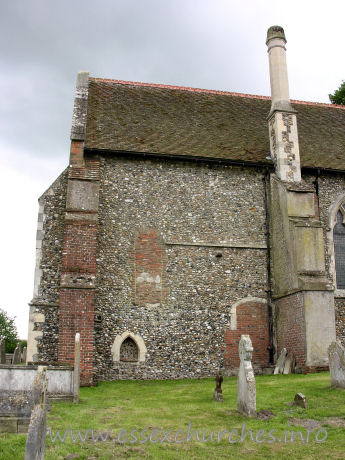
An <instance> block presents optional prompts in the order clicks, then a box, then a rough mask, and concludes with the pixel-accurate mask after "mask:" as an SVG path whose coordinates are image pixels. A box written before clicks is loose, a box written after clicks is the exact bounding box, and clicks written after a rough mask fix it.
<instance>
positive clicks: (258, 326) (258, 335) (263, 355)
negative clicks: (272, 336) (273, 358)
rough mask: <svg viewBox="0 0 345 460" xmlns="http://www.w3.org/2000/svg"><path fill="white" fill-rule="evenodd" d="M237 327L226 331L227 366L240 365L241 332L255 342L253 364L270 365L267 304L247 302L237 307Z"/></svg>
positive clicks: (236, 366)
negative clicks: (239, 346)
mask: <svg viewBox="0 0 345 460" xmlns="http://www.w3.org/2000/svg"><path fill="white" fill-rule="evenodd" d="M236 323H237V325H236V329H234V330H231V329H227V330H226V332H225V352H224V364H225V368H227V369H230V370H233V369H236V368H238V367H239V365H240V359H239V354H238V345H239V341H240V338H241V334H248V335H249V336H250V338H251V340H252V344H253V349H254V350H253V360H252V361H253V365H255V366H256V367H258V368H261V369H263V368H266V367H268V366H269V352H268V346H269V336H268V312H267V304H266V303H264V302H262V303H260V302H257V301H255V302H247V303H244V304H241V305H238V306H237V307H236Z"/></svg>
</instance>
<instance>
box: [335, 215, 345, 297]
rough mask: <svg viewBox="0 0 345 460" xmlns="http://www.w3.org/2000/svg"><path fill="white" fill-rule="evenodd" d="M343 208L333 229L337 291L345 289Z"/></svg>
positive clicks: (344, 224)
mask: <svg viewBox="0 0 345 460" xmlns="http://www.w3.org/2000/svg"><path fill="white" fill-rule="evenodd" d="M343 212H344V211H343V209H342V208H341V209H340V210H339V211H338V213H337V222H336V224H335V226H334V228H333V242H334V259H335V273H336V282H337V289H345V223H344V221H345V212H344V214H343Z"/></svg>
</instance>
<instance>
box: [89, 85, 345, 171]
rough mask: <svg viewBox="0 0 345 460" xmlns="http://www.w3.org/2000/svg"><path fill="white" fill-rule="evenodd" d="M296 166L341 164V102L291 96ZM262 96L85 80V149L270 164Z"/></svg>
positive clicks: (344, 162) (344, 161)
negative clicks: (296, 140)
mask: <svg viewBox="0 0 345 460" xmlns="http://www.w3.org/2000/svg"><path fill="white" fill-rule="evenodd" d="M292 103H293V107H294V108H295V109H296V110H297V112H298V131H299V140H300V154H301V164H302V166H305V167H306V166H308V167H317V168H326V169H340V170H344V169H345V129H344V127H345V107H342V106H334V105H331V104H318V103H306V102H301V101H292ZM270 105H271V100H270V98H269V97H265V96H251V95H248V94H237V93H229V92H225V91H212V90H202V89H195V88H183V87H176V86H168V85H155V84H145V83H134V82H124V81H119V80H105V79H96V78H90V79H89V99H88V117H87V126H86V140H85V147H86V148H87V149H103V150H110V151H127V152H128V151H131V152H140V153H153V154H160V155H164V154H166V155H180V156H189V157H193V156H195V157H204V158H218V159H226V160H233V161H243V162H254V163H263V164H272V163H271V161H270V160H267V159H266V157H267V156H268V155H269V151H270V147H269V136H268V125H267V121H266V117H267V115H268V113H269V110H270Z"/></svg>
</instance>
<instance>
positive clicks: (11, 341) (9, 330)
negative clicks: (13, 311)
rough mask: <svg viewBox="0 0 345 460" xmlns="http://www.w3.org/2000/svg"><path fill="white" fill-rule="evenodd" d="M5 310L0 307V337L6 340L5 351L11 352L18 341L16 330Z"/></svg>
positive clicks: (12, 320) (12, 319)
mask: <svg viewBox="0 0 345 460" xmlns="http://www.w3.org/2000/svg"><path fill="white" fill-rule="evenodd" d="M14 320H15V318H11V317H10V316H9V315H8V314H7V312H5V310H2V308H0V338H1V339H5V341H6V353H13V352H14V349H15V348H16V345H17V343H18V332H17V328H16V325H15V322H14Z"/></svg>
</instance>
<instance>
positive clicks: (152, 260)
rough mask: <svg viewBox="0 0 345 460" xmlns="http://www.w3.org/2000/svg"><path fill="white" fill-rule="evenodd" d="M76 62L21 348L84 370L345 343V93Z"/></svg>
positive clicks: (279, 76) (277, 54) (169, 369)
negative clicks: (63, 156)
mask: <svg viewBox="0 0 345 460" xmlns="http://www.w3.org/2000/svg"><path fill="white" fill-rule="evenodd" d="M266 44H267V47H268V56H269V65H270V79H271V97H265V96H255V95H248V94H237V93H230V92H226V91H213V90H204V89H197V88H185V87H177V86H168V85H159V84H149V83H136V82H127V81H119V80H109V79H102V78H94V77H91V76H89V74H88V72H79V73H78V77H77V85H76V92H75V100H74V112H73V120H72V129H71V150H70V161H69V165H68V167H67V168H66V170H65V171H63V172H62V174H61V175H60V176H59V177H58V178H57V179H56V181H55V182H54V183H53V184H52V185H51V186H50V187H49V189H48V190H47V191H46V192H45V193H44V194H43V195H42V196H41V198H40V199H39V216H38V232H37V246H36V247H37V250H36V272H35V288H34V297H33V299H32V301H31V302H30V318H29V339H28V354H27V360H28V362H33V363H37V362H41V363H42V362H46V363H55V364H56V363H64V364H65V363H71V364H73V359H74V338H75V334H76V333H77V332H79V333H80V336H81V382H82V384H83V385H92V384H95V383H96V382H97V381H99V380H116V379H166V378H169V379H175V378H194V377H209V376H214V375H215V374H216V372H217V371H218V369H222V370H223V373H224V374H225V375H232V374H234V373H235V372H236V371H237V368H238V365H239V358H238V343H239V339H240V336H241V334H249V335H250V337H251V340H252V343H253V348H254V351H253V365H254V369H255V370H256V372H258V373H260V372H269V371H270V369H272V365H273V364H274V363H275V361H276V359H277V357H278V356H279V353H280V352H281V350H282V349H283V348H284V347H285V348H286V349H287V350H288V351H290V352H291V353H293V354H294V356H295V358H296V371H297V372H312V371H317V370H322V369H327V366H328V358H327V349H328V346H329V345H330V343H331V342H332V341H334V340H336V339H339V340H340V341H342V342H343V343H344V341H345V129H344V127H345V107H343V106H336V105H331V104H323V103H312V102H301V101H293V100H290V96H289V88H288V79H287V68H286V56H285V53H286V50H285V44H286V39H285V35H284V31H283V29H282V28H281V27H278V26H274V27H271V28H270V29H269V30H268V34H267V42H266Z"/></svg>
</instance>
